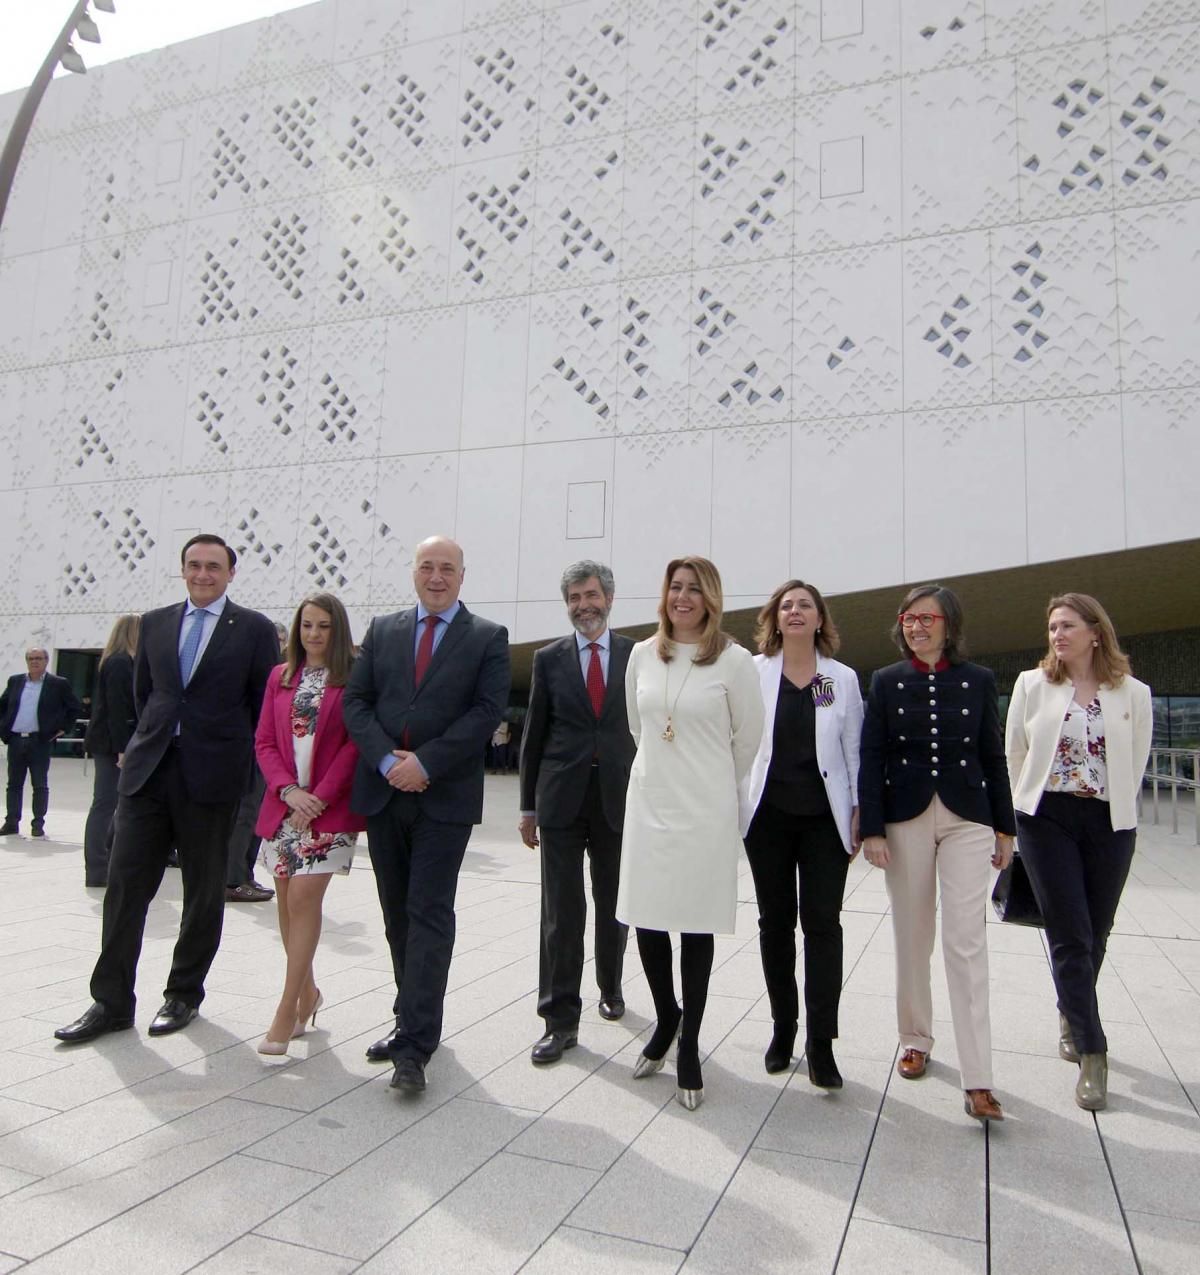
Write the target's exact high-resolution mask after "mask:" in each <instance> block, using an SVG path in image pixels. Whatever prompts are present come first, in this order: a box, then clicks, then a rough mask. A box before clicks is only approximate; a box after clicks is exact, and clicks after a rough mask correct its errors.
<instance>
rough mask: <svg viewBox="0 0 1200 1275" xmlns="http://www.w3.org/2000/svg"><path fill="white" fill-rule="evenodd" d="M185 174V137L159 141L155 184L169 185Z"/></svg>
mask: <svg viewBox="0 0 1200 1275" xmlns="http://www.w3.org/2000/svg"><path fill="white" fill-rule="evenodd" d="M182 176H183V138H182V137H172V138H170V139H169V140H167V141H165V142H159V144H158V149H157V152H156V154H155V156H154V184H155V185H156V186H169V185H170V184H171V183H172V182H177V181H178V180H179V179H180V178H181V177H182Z"/></svg>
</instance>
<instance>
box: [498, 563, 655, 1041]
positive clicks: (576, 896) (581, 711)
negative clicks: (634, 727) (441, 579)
mask: <svg viewBox="0 0 1200 1275" xmlns="http://www.w3.org/2000/svg"><path fill="white" fill-rule="evenodd" d="M561 583H562V595H563V601H564V602H565V603H566V604H567V615H568V616H569V617H570V620H571V624H572V625H573V626H574V629H575V632H574V633H572V634H571V635H570V636H569V637H565V638H560V639H559V640H558V641H557V642H551V643H550V645H549V646H544V647H542V649H541V650H540V651H538V652H537V654H536V655H535V656H534V657H533V680H532V682H531V684H530V688H529V711H528V713H527V714H526V718H525V736H524V739H523V741H522V744H521V822H520V824H519V825H518V831H519V832H520V834H521V840H522V841H524V842H525V844H526V845H527V846H528V847H529V848H530V849H531V850H532V849H536V848H537V847H538V845H539V838H538V829H539V827H540V829H541V842H540V844H541V851H542V927H541V959H540V963H539V972H538V1013H539V1014H540V1015H541V1017H542V1019H543V1020H544V1021H545V1024H546V1032H545V1035H544V1036H543V1037H542V1038H541V1040H539V1041H538V1042H537V1044H536V1045H534V1047H533V1053H532V1061H533V1062H534V1063H535V1064H536V1065H539V1066H541V1065H544V1064H546V1063H552V1062H557V1061H558V1060H559V1059H560V1058H561V1057H562V1055H563V1050H564V1049H570V1048H571V1047H572V1046H573V1045H575V1044H576V1043H577V1042H578V1039H579V1013H580V1010H581V1008H582V1004H583V1002H582V1000H581V999H580V995H579V985H580V981H581V979H582V976H583V959H584V952H583V930H584V925H585V923H586V921H587V896H586V894H585V892H584V886H583V857H584V854H585V852H586V853H587V855H588V857H589V860H590V865H591V876H592V900H593V902H594V904H595V907H596V982H597V984H598V985H599V988H600V1016H601V1018H608V1019H614V1018H620V1017H621V1015H622V1014H624V1012H625V1000H624V997H623V995H622V991H621V970H622V965H623V962H624V957H625V942H626V939H627V938H628V931H627V929H626V927H625V926H624V925H622V924H621V923H620V921H618V920H617V916H616V905H617V881H618V879H619V877H620V869H621V828H622V825H623V823H624V821H625V789H626V788H627V787H628V785H629V770H630V767H631V766H632V765H633V755H634V752H635V751H636V750H635V747H634V743H633V736H632V735H630V733H629V718H628V715H627V714H626V710H625V669H626V666H627V665H628V663H629V652H630V651H631V650H632V649H633V642H632V641H631V640H630V639H629V638H627V637H622V636H621V635H620V634H619V633H613V632H612V630H611V629H609V627H608V614H609V612H610V611H611V610H612V604H613V589H614V585H613V574H612V570H611V569H610V568H609V567H606V566H604V565H602V564H601V563H599V562H590V561H584V562H576V563H573V564H572V565H571V566H569V567H568V568H567V569H566V570H565V571H564V572H563V576H562V582H561Z"/></svg>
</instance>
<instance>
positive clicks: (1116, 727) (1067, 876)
mask: <svg viewBox="0 0 1200 1275" xmlns="http://www.w3.org/2000/svg"><path fill="white" fill-rule="evenodd" d="M1047 616H1048V620H1049V639H1050V649H1049V651H1048V652H1047V654H1046V656H1045V658H1044V659H1043V660H1042V662H1041V664H1040V665H1039V666H1038V667H1037V668H1035V669H1030V670H1029V671H1028V672H1025V673H1022V674H1021V675H1020V677H1018V678H1017V683H1016V685H1015V686H1014V687H1013V694H1012V702H1011V704H1010V705H1009V710H1008V726H1007V730H1006V736H1005V753H1006V755H1007V758H1008V770H1009V775H1010V778H1011V782H1012V792H1013V805H1014V806H1015V807H1016V811H1017V831H1018V836H1019V839H1020V848H1021V858H1022V860H1023V861H1024V863H1025V866H1026V868H1027V870H1028V873H1029V879H1030V883H1031V884H1032V886H1033V891H1034V894H1035V895H1036V896H1037V900H1038V903H1039V905H1040V906H1041V909H1042V915H1043V916H1044V917H1045V921H1046V938H1047V940H1048V942H1049V945H1050V961H1051V966H1052V969H1053V973H1054V986H1055V988H1056V990H1057V992H1058V1009H1059V1046H1058V1050H1059V1054H1060V1056H1061V1057H1062V1058H1064V1059H1066V1060H1067V1061H1069V1062H1078V1063H1079V1064H1080V1074H1079V1081H1078V1083H1077V1084H1076V1087H1075V1101H1076V1103H1078V1105H1079V1106H1081V1107H1083V1108H1084V1109H1085V1110H1087V1111H1098V1110H1100V1109H1101V1108H1102V1107H1104V1106H1105V1105H1106V1102H1107V1087H1108V1058H1107V1054H1108V1042H1107V1040H1106V1038H1105V1035H1104V1028H1103V1027H1102V1026H1101V1023H1100V1012H1099V1006H1098V1004H1097V1001H1096V978H1097V976H1098V975H1099V973H1100V966H1101V964H1102V963H1103V961H1104V951H1105V947H1106V945H1107V942H1108V934H1109V931H1110V930H1111V929H1112V924H1113V918H1114V917H1115V916H1116V912H1117V905H1118V904H1119V903H1120V900H1121V891H1122V890H1123V889H1124V887H1125V879H1126V877H1127V876H1128V875H1129V866H1130V863H1131V862H1132V860H1133V851H1134V840H1135V837H1136V830H1137V794H1138V790H1139V789H1140V787H1141V781H1142V774H1143V772H1144V771H1145V769H1146V759H1147V758H1148V756H1149V755H1150V735H1151V708H1150V688H1149V687H1148V686H1146V684H1145V683H1144V682H1139V681H1138V680H1137V679H1136V678H1134V677H1131V676H1130V674H1129V660H1128V658H1127V657H1126V656H1125V655H1124V654H1123V653H1122V651H1121V649H1120V647H1119V646H1118V644H1117V637H1116V633H1115V632H1114V630H1113V626H1112V621H1111V620H1110V619H1109V618H1108V616H1107V614H1106V613H1105V611H1104V608H1103V607H1102V606H1101V605H1100V603H1099V602H1097V601H1096V600H1095V598H1091V597H1089V596H1088V595H1087V594H1085V593H1065V594H1062V595H1061V596H1060V597H1057V598H1051V600H1050V604H1049V607H1048V608H1047Z"/></svg>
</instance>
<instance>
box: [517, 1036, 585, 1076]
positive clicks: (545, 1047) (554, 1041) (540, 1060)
mask: <svg viewBox="0 0 1200 1275" xmlns="http://www.w3.org/2000/svg"><path fill="white" fill-rule="evenodd" d="M578 1044H579V1033H578V1032H577V1031H568V1032H547V1033H546V1034H545V1035H544V1036H543V1037H542V1038H541V1040H539V1041H538V1043H537V1044H536V1045H534V1047H533V1049H532V1050H531V1051H530V1054H529V1058H530V1061H531V1062H532V1063H534V1065H535V1066H538V1067H541V1066H544V1065H545V1064H546V1063H555V1062H558V1060H559V1059H560V1058H561V1057H562V1056H563V1050H564V1049H574V1048H575V1046H576V1045H578Z"/></svg>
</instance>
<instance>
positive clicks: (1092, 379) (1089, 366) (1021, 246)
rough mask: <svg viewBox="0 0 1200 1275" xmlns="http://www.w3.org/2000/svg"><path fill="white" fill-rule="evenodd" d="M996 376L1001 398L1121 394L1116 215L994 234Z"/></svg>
mask: <svg viewBox="0 0 1200 1275" xmlns="http://www.w3.org/2000/svg"><path fill="white" fill-rule="evenodd" d="M991 248H992V317H993V319H994V321H995V336H994V351H993V370H992V377H993V383H994V386H995V394H996V397H997V398H998V399H1009V398H1022V397H1026V396H1028V395H1032V394H1034V393H1038V392H1041V393H1045V394H1060V395H1068V394H1072V395H1073V394H1103V393H1109V392H1112V391H1114V390H1116V389H1117V375H1118V374H1117V368H1118V350H1117V340H1118V335H1119V334H1118V328H1117V281H1116V259H1115V243H1114V239H1113V226H1112V217H1111V215H1109V214H1104V213H1095V214H1093V215H1091V216H1087V217H1081V218H1079V219H1078V220H1074V219H1073V220H1070V221H1063V220H1059V221H1053V222H1042V223H1040V224H1033V225H1030V224H1024V225H1019V226H1005V227H1002V228H1000V229H997V230H994V231H992V232H991Z"/></svg>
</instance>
